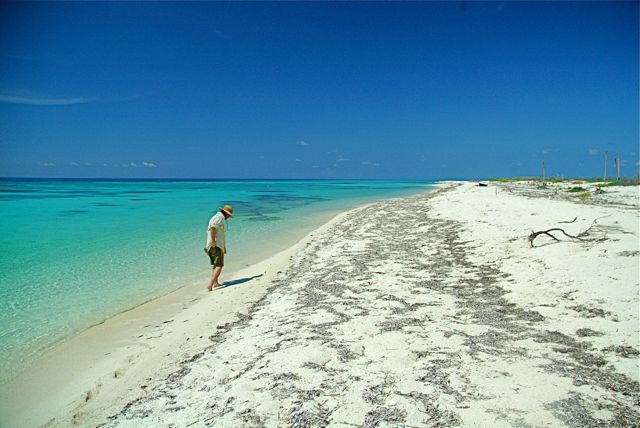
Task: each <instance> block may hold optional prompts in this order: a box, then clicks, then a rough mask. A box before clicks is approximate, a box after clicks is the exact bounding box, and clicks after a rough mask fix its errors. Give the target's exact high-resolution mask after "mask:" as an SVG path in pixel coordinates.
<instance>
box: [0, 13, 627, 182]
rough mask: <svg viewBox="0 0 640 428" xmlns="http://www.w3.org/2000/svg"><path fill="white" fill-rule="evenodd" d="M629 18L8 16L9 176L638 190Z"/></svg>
mask: <svg viewBox="0 0 640 428" xmlns="http://www.w3.org/2000/svg"><path fill="white" fill-rule="evenodd" d="M638 12H639V11H638V3H637V2H607V3H604V2H603V3H598V2H535V3H526V2H505V3H500V2H488V3H481V2H463V3H435V2H424V3H420V2H411V3H383V2H377V3H310V2H306V3H220V2H211V3H207V2H205V3H169V2H163V3H112V4H108V3H94V2H89V3H22V2H16V3H7V2H3V3H1V4H0V151H1V152H2V156H1V157H0V176H34V177H150V178H152V177H183V178H201V177H202V178H205V177H206V178H427V179H430V178H431V179H437V178H448V177H456V178H471V179H473V178H483V177H490V176H520V175H536V174H540V169H541V167H540V166H541V163H542V162H543V161H544V162H545V164H546V166H547V172H548V174H549V175H560V174H562V175H564V176H597V175H600V174H602V170H603V166H602V164H603V160H602V153H603V151H604V150H609V153H610V158H613V156H614V155H615V154H620V156H621V158H622V159H623V173H624V174H625V175H628V176H631V175H633V174H634V173H635V172H636V171H637V169H638V151H639V149H638V139H639V137H638V133H639V130H638V117H639V111H638V93H639V87H638V73H639V70H638V50H639V46H638V30H639V29H638ZM611 165H613V164H612V161H611ZM611 169H612V166H611V168H610V170H611Z"/></svg>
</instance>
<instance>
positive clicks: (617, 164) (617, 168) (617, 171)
mask: <svg viewBox="0 0 640 428" xmlns="http://www.w3.org/2000/svg"><path fill="white" fill-rule="evenodd" d="M616 181H620V155H619V154H618V155H616Z"/></svg>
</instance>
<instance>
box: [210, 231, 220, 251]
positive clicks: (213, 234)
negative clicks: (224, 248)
mask: <svg viewBox="0 0 640 428" xmlns="http://www.w3.org/2000/svg"><path fill="white" fill-rule="evenodd" d="M217 234H218V229H216V228H215V227H210V228H209V236H211V247H212V248H213V247H215V246H216V243H217V242H216V235H217Z"/></svg>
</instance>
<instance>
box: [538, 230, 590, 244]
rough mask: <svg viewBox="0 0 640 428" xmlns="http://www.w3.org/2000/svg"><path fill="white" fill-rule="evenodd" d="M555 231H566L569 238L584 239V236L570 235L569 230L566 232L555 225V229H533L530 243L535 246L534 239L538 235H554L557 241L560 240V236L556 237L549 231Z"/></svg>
mask: <svg viewBox="0 0 640 428" xmlns="http://www.w3.org/2000/svg"><path fill="white" fill-rule="evenodd" d="M555 231H558V232H562V233H564V234H565V235H566V236H568V237H569V238H572V239H577V240H578V241H582V240H583V239H582V238H580V237H578V236H573V235H569V234H568V233H567V232H565V231H564V230H562V229H560V228H559V227H554V228H553V229H547V230H541V231H538V232H534V231H532V232H531V235H529V243H530V244H531V246H532V247H533V240H534V239H536V237H537V236H538V235H547V236H550V237H552V238H553V239H555V240H556V241H559V239H558V238H556V237H555V236H553V235H552V234H551V233H549V232H555Z"/></svg>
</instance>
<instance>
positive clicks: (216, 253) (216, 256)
mask: <svg viewBox="0 0 640 428" xmlns="http://www.w3.org/2000/svg"><path fill="white" fill-rule="evenodd" d="M204 251H205V253H207V255H208V256H209V260H210V261H211V266H213V267H223V266H224V255H223V254H222V248H220V247H211V248H209V251H207V249H206V248H205V249H204Z"/></svg>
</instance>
